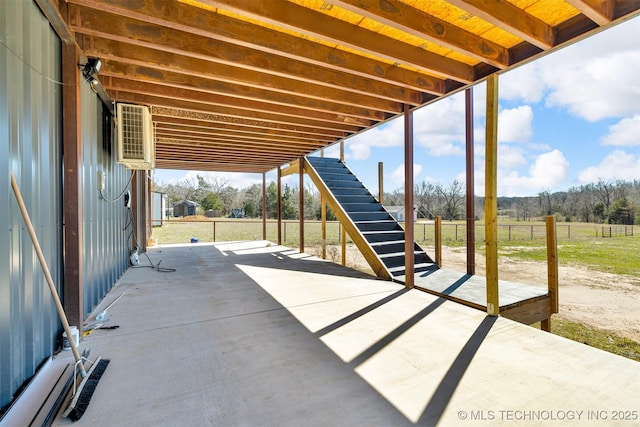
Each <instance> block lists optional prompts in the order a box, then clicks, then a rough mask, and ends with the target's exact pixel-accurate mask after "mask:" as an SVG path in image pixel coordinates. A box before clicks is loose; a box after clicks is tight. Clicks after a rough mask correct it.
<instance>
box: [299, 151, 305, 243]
mask: <svg viewBox="0 0 640 427" xmlns="http://www.w3.org/2000/svg"><path fill="white" fill-rule="evenodd" d="M304 162H305V159H304V157H300V181H299V191H298V193H299V195H300V205H299V206H300V207H299V211H300V253H303V252H304Z"/></svg>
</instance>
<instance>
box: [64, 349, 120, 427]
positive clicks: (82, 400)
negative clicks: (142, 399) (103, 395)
mask: <svg viewBox="0 0 640 427" xmlns="http://www.w3.org/2000/svg"><path fill="white" fill-rule="evenodd" d="M107 365H109V360H108V359H100V358H98V359H96V360H95V361H94V362H93V364H92V365H91V368H90V369H89V371H88V372H87V375H86V376H85V377H84V378H83V379H82V381H81V382H80V386H79V387H78V388H77V389H75V391H74V393H73V396H72V397H71V403H70V404H69V407H68V408H67V409H66V410H65V412H64V414H63V416H65V417H68V418H69V419H70V420H72V421H78V420H79V419H80V418H81V417H82V416H83V415H84V412H85V411H86V410H87V407H88V406H89V402H90V401H91V397H92V396H93V392H94V391H96V386H97V385H98V381H100V377H102V374H104V371H105V370H106V369H107Z"/></svg>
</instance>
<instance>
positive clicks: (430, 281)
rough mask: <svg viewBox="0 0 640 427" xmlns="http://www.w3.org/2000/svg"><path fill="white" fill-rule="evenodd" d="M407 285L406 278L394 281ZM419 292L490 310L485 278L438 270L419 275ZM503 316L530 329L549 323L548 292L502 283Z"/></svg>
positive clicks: (536, 287)
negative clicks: (537, 324)
mask: <svg viewBox="0 0 640 427" xmlns="http://www.w3.org/2000/svg"><path fill="white" fill-rule="evenodd" d="M395 280H397V281H398V282H399V283H405V276H398V277H396V278H395ZM414 283H415V287H416V289H419V290H422V291H425V292H428V293H430V294H433V295H436V296H440V297H443V298H446V299H449V300H452V301H455V302H458V303H461V304H464V305H466V306H469V307H473V308H476V309H478V310H483V311H486V309H487V288H486V278H485V277H484V276H478V275H470V274H466V273H461V272H459V271H453V270H446V269H438V268H436V267H435V266H434V269H433V270H429V271H425V272H420V273H416V274H415V276H414ZM498 288H499V292H500V294H499V298H500V299H499V301H500V315H502V316H503V317H507V318H509V319H512V320H515V321H517V322H520V323H525V324H528V325H531V324H533V323H536V322H548V320H549V318H550V317H551V314H553V313H554V310H553V303H552V298H551V295H550V293H549V290H548V289H547V288H543V287H538V286H532V285H527V284H523V283H517V282H510V281H506V280H500V281H499V282H498Z"/></svg>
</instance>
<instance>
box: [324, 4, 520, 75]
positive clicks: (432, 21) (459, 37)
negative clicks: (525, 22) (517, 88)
mask: <svg viewBox="0 0 640 427" xmlns="http://www.w3.org/2000/svg"><path fill="white" fill-rule="evenodd" d="M331 3H332V4H335V5H336V6H339V7H342V8H343V9H346V10H349V11H351V12H354V13H357V14H359V15H362V16H365V17H367V18H371V19H373V20H375V21H378V22H382V23H384V24H385V25H388V26H390V27H392V28H396V29H398V30H400V31H403V32H406V33H409V34H412V35H414V36H416V37H420V38H424V39H426V40H430V41H431V42H433V43H436V44H438V45H440V46H444V47H448V48H449V49H452V50H454V51H456V52H459V53H462V54H463V55H467V56H470V57H472V58H475V59H477V60H479V61H481V62H486V63H488V64H491V65H493V66H494V67H497V68H500V69H504V68H506V67H507V66H508V65H509V51H508V50H507V49H506V48H505V47H503V46H501V45H499V44H497V43H494V42H492V41H490V40H487V39H484V38H482V37H480V36H478V35H475V34H473V33H471V32H469V31H465V30H463V29H461V28H460V27H457V26H455V25H453V24H450V23H449V22H447V21H444V20H442V19H440V18H437V17H435V16H432V15H429V14H427V13H425V12H423V11H421V10H419V9H416V8H414V7H411V6H409V5H407V4H405V3H402V2H401V1H398V0H384V2H367V1H363V0H331Z"/></svg>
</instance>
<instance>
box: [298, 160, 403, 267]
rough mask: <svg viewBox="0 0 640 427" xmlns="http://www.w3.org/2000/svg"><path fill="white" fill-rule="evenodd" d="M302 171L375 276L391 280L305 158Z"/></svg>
mask: <svg viewBox="0 0 640 427" xmlns="http://www.w3.org/2000/svg"><path fill="white" fill-rule="evenodd" d="M303 171H304V172H305V173H306V174H307V175H309V177H310V178H311V181H313V183H314V184H315V186H316V188H318V191H319V192H320V194H321V195H322V197H323V198H324V200H325V201H326V202H327V204H328V205H329V207H330V208H331V211H332V212H333V213H334V215H335V216H336V218H337V219H338V221H340V224H342V226H343V227H344V229H345V231H346V232H347V233H348V234H349V237H351V240H353V243H354V244H355V245H356V246H357V247H358V249H359V250H360V252H361V253H362V256H363V257H364V259H365V260H366V261H367V263H368V264H369V266H370V267H371V268H372V269H373V271H374V273H375V274H376V276H378V277H380V278H381V279H385V280H393V275H392V274H391V272H390V271H389V270H387V267H386V266H385V265H384V264H383V263H382V260H381V259H380V258H379V257H378V254H376V253H375V251H374V250H373V248H372V247H371V245H370V244H369V242H367V240H366V239H365V237H364V235H363V234H362V233H361V232H360V230H359V229H358V227H356V225H355V224H354V223H353V221H352V220H351V218H349V215H347V212H346V211H345V210H344V208H343V207H342V205H341V204H340V202H338V200H337V199H336V197H335V196H334V195H333V193H332V192H331V190H330V189H329V187H327V185H326V184H325V182H324V181H323V180H322V178H320V175H319V174H318V172H316V170H315V169H314V168H313V166H312V165H311V164H310V163H309V162H308V161H307V159H306V158H304V165H303Z"/></svg>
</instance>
